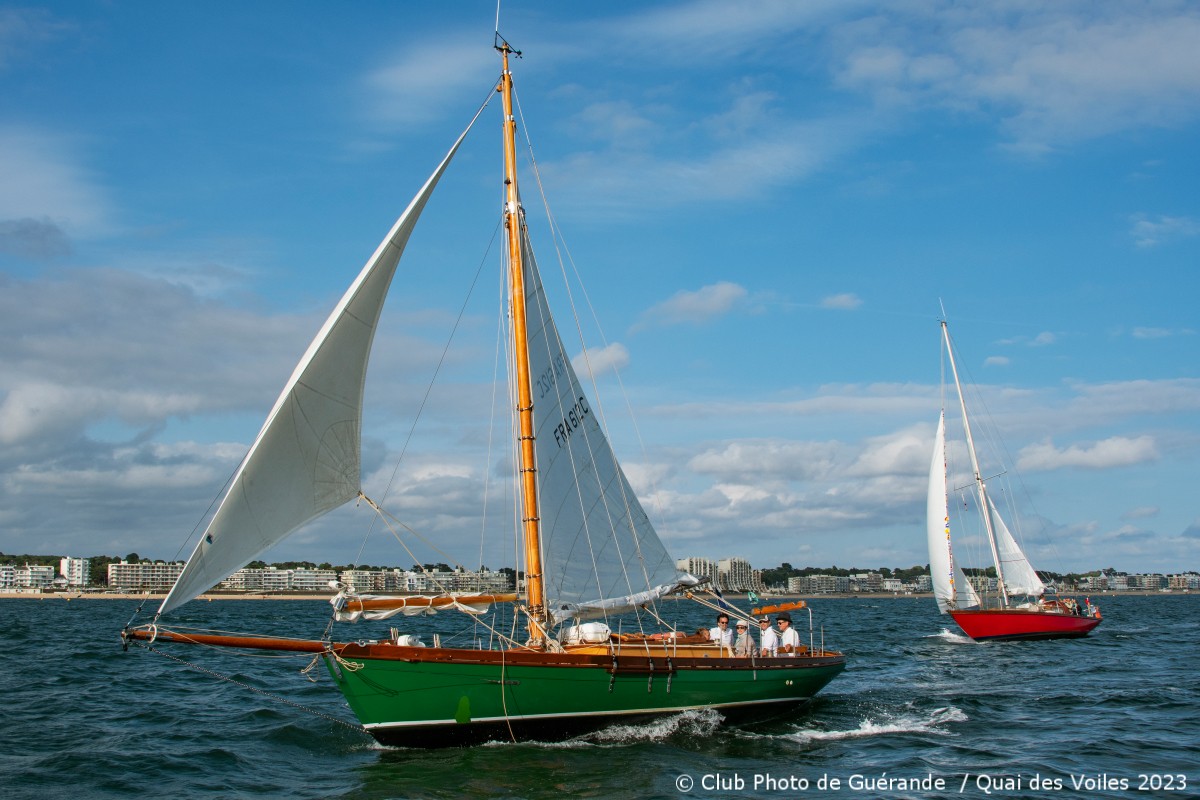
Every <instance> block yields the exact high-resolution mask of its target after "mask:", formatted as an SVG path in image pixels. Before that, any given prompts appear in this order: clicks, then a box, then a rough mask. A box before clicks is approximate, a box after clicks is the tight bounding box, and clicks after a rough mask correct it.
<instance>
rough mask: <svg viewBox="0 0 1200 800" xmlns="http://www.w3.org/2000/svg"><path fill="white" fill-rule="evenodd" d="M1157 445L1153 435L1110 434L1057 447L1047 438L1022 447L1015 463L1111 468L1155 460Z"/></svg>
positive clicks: (1038, 466)
mask: <svg viewBox="0 0 1200 800" xmlns="http://www.w3.org/2000/svg"><path fill="white" fill-rule="evenodd" d="M1158 457H1159V453H1158V447H1157V445H1156V444H1155V442H1154V437H1152V436H1138V437H1136V438H1129V437H1125V436H1113V437H1112V438H1109V439H1105V440H1103V441H1100V442H1095V443H1094V444H1092V445H1090V446H1089V445H1071V446H1070V447H1067V448H1065V449H1063V450H1059V449H1058V448H1056V447H1055V446H1054V444H1053V443H1051V442H1049V441H1046V442H1042V443H1040V444H1032V445H1029V446H1028V447H1025V448H1023V449H1022V450H1021V452H1020V455H1019V457H1018V459H1017V466H1018V467H1019V468H1021V469H1025V470H1031V471H1033V470H1051V469H1062V468H1063V467H1082V468H1085V469H1110V468H1113V467H1128V466H1133V465H1135V464H1144V463H1147V462H1150V461H1156V460H1157V459H1158Z"/></svg>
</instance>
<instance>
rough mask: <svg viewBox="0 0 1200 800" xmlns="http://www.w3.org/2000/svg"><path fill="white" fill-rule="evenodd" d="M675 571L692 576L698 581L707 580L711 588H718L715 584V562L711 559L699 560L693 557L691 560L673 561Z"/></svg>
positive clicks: (717, 584)
mask: <svg viewBox="0 0 1200 800" xmlns="http://www.w3.org/2000/svg"><path fill="white" fill-rule="evenodd" d="M675 569H677V570H679V571H680V572H686V573H688V574H689V575H694V576H695V577H697V578H699V579H700V580H704V579H705V578H708V580H709V584H710V585H711V586H714V587H715V586H719V585H720V584H719V583H717V562H715V561H713V560H712V559H711V558H699V557H696V556H693V557H691V558H680V559H676V561H675Z"/></svg>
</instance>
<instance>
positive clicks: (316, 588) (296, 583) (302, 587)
mask: <svg viewBox="0 0 1200 800" xmlns="http://www.w3.org/2000/svg"><path fill="white" fill-rule="evenodd" d="M336 580H337V573H336V572H334V571H333V570H331V569H308V568H307V567H299V568H297V569H294V570H292V590H293V591H296V592H332V591H333V590H332V589H331V588H330V587H329V582H330V581H336Z"/></svg>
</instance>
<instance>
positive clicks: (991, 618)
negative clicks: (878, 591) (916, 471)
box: [926, 320, 1100, 641]
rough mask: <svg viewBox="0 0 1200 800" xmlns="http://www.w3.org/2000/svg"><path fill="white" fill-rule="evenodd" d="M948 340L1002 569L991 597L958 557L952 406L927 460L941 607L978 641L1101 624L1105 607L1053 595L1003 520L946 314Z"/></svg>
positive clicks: (980, 494) (977, 483)
mask: <svg viewBox="0 0 1200 800" xmlns="http://www.w3.org/2000/svg"><path fill="white" fill-rule="evenodd" d="M942 342H943V344H944V347H945V352H946V356H947V359H948V360H949V362H950V371H951V373H952V374H953V376H954V387H955V390H956V392H957V395H958V401H959V406H960V407H961V409H962V422H963V434H964V436H965V439H966V449H967V453H968V454H969V456H970V459H971V471H972V474H973V483H974V487H975V495H976V498H977V501H978V508H979V514H980V517H981V518H982V520H983V528H984V531H985V532H986V535H987V541H988V545H989V548H990V550H991V555H992V562H993V564H994V565H995V569H996V585H997V591H996V593H995V595H994V596H991V595H988V596H987V598H986V599H987V601H988V602H985V601H984V600H983V599H981V598H980V595H979V594H978V592H977V591H976V590H975V587H973V586H972V585H971V584H970V582H969V581H968V580H967V576H966V574H965V573H964V572H963V570H962V568H961V567H960V566H959V565H958V564H956V563H955V560H954V548H953V546H952V544H951V535H950V511H949V492H948V486H947V478H946V475H947V461H946V411H945V408H944V407H943V409H942V412H941V414H940V416H939V417H938V426H937V434H936V436H935V439H934V448H933V460H932V461H931V463H930V465H929V497H928V506H927V512H926V533H927V538H928V543H929V572H930V577H931V578H932V580H933V594H934V598H935V599H936V600H937V604H938V609H939V610H940V611H941V612H942V613H943V614H949V615H950V616H951V617H953V619H954V621H955V622H956V623H958V626H959V627H960V628H962V630H963V633H965V634H967V635H968V636H970V637H971V638H972V639H975V640H976V641H982V640H988V639H1063V638H1074V637H1078V636H1086V635H1087V634H1088V633H1089V632H1090V631H1091V630H1092V629H1093V628H1095V627H1096V626H1097V625H1099V624H1100V609H1098V608H1096V607H1095V606H1093V605H1092V604H1091V603H1090V602H1085V603H1083V604H1081V603H1079V601H1078V600H1076V599H1074V598H1062V599H1054V600H1051V599H1047V598H1046V596H1045V593H1046V585H1045V583H1043V582H1042V579H1041V578H1040V577H1038V574H1037V572H1036V571H1035V570H1034V568H1033V565H1031V564H1030V563H1029V559H1028V558H1026V556H1025V553H1024V552H1023V551H1022V550H1021V547H1020V545H1018V544H1017V541H1016V539H1014V538H1013V535H1012V533H1011V532H1010V531H1009V529H1008V526H1007V525H1005V524H1004V520H1003V518H1001V516H1000V513H999V511H997V509H996V505H995V503H994V502H993V501H992V499H991V497H990V496H989V495H988V490H987V483H986V482H985V481H984V479H983V476H982V474H981V473H980V471H979V458H978V456H977V455H976V452H975V440H974V437H972V435H971V423H970V419H969V417H968V415H967V401H966V399H965V398H964V396H963V390H962V383H961V381H960V380H959V377H958V366H957V365H956V364H955V361H954V348H953V347H952V345H951V343H950V331H949V328H948V327H947V325H946V322H945V320H942Z"/></svg>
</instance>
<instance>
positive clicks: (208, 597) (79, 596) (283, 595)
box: [0, 589, 1200, 605]
mask: <svg viewBox="0 0 1200 800" xmlns="http://www.w3.org/2000/svg"><path fill="white" fill-rule="evenodd" d="M402 594H403V593H401V592H395V593H391V595H392V596H402ZM1063 594H1064V596H1067V597H1071V596H1075V595H1082V596H1086V597H1097V598H1108V597H1191V596H1194V595H1200V592H1190V591H1188V590H1185V589H1181V590H1178V591H1174V590H1172V591H1166V592H1164V591H1158V590H1153V589H1130V590H1125V591H1120V592H1064V593H1063ZM410 596H418V595H410ZM164 597H166V593H165V592H150V593H135V592H112V591H100V592H71V591H66V592H7V591H0V600H162V599H163V598H164ZM333 597H334V595H333V594H329V593H314V592H236V593H235V592H229V593H226V592H214V593H212V594H207V593H206V594H202V595H200V596H199V597H197V598H196V600H202V601H205V602H210V603H211V602H212V601H214V600H323V601H325V602H329V601H330V600H332V599H333ZM906 598H912V599H919V600H929V599H932V598H933V593H932V592H911V593H897V592H840V593H830V594H780V595H772V596H771V597H770V598H766V599H760V600H759V602H758V605H774V604H776V603H779V602H791V601H795V600H805V601H810V600H856V599H857V600H901V599H906ZM667 599H673V600H679V599H682V598H667ZM725 599H727V600H730V599H733V600H741V601H746V595H744V594H742V595H738V594H734V595H726V596H725Z"/></svg>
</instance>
